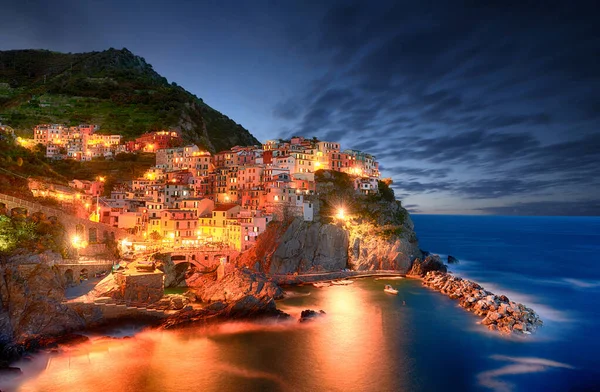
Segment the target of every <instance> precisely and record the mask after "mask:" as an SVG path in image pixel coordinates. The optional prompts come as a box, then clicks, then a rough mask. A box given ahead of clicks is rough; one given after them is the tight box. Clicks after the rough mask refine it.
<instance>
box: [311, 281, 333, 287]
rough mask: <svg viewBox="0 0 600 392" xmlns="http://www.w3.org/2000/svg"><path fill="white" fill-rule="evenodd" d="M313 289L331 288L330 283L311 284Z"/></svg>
mask: <svg viewBox="0 0 600 392" xmlns="http://www.w3.org/2000/svg"><path fill="white" fill-rule="evenodd" d="M312 285H313V286H314V287H318V288H323V287H329V286H331V283H328V282H316V283H313V284H312Z"/></svg>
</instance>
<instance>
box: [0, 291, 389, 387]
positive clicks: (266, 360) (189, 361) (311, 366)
mask: <svg viewBox="0 0 600 392" xmlns="http://www.w3.org/2000/svg"><path fill="white" fill-rule="evenodd" d="M304 290H306V288H304ZM375 295H378V297H374V296H375ZM373 298H382V293H379V292H378V293H377V294H374V293H373V292H372V291H369V290H366V289H364V288H361V287H359V284H355V285H352V286H341V287H330V288H327V289H325V290H311V295H310V296H304V297H302V296H299V297H296V298H294V299H290V304H289V305H288V304H287V303H286V302H284V303H282V304H281V305H282V307H283V309H284V310H285V311H291V313H292V314H294V315H296V316H297V313H299V311H300V310H302V309H306V308H311V309H317V310H318V309H324V310H325V311H326V312H327V315H326V316H325V317H323V318H321V319H318V320H315V321H314V322H310V323H298V322H297V319H294V320H291V321H290V322H287V323H272V322H267V323H228V324H223V325H219V326H215V327H210V328H195V329H188V330H181V331H166V332H161V331H146V332H142V333H139V334H137V335H136V336H135V337H133V338H131V339H110V338H95V339H93V340H92V341H91V342H90V343H85V344H80V345H78V346H76V347H74V348H73V349H71V350H69V351H66V352H64V353H61V354H57V355H53V356H50V355H47V354H41V355H38V356H36V357H35V359H34V361H32V362H30V363H22V364H18V365H17V366H20V367H21V368H22V369H23V371H24V373H25V377H24V378H23V379H22V380H20V382H22V384H21V385H17V384H13V385H12V386H11V385H7V386H5V384H2V382H0V389H3V388H6V387H8V388H7V389H8V390H18V391H36V392H38V391H39V392H45V391H59V390H60V391H72V390H73V391H77V392H87V391H100V390H106V391H111V392H121V391H151V392H154V391H157V392H158V391H161V392H162V391H189V390H203V391H207V390H208V391H211V390H215V391H228V390H232V391H238V390H294V391H314V390H322V391H352V390H373V389H374V388H375V389H376V390H395V389H397V388H398V386H399V385H400V384H399V375H398V374H395V373H396V372H395V371H394V369H395V368H396V367H397V365H398V363H397V356H396V363H394V364H392V363H391V362H394V361H388V360H387V356H388V355H389V354H390V351H391V350H392V349H391V348H389V347H387V346H386V343H388V344H389V342H386V335H385V330H384V326H385V320H386V317H388V316H387V315H385V314H384V313H383V312H382V310H381V307H380V306H377V305H376V304H374V303H373ZM294 301H296V302H294ZM393 356H394V355H392V357H393ZM373 382H375V384H373ZM3 390H4V389H3Z"/></svg>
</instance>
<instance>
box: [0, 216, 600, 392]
mask: <svg viewBox="0 0 600 392" xmlns="http://www.w3.org/2000/svg"><path fill="white" fill-rule="evenodd" d="M414 221H415V225H416V230H417V234H418V236H419V239H420V243H421V247H422V248H423V249H426V250H429V251H431V252H436V253H440V254H442V255H448V254H451V255H453V256H455V257H457V258H458V259H459V260H460V263H459V264H458V265H456V266H452V267H451V268H452V270H453V272H455V273H456V274H459V275H462V276H465V277H467V278H470V279H473V280H476V281H478V282H480V283H481V284H483V285H484V286H485V287H486V288H487V289H489V290H492V291H494V292H496V293H497V294H506V295H508V297H509V298H510V299H512V300H515V301H518V302H522V303H524V304H526V305H527V306H530V307H533V308H534V309H535V310H536V311H537V312H538V313H539V314H540V315H541V317H542V319H543V320H544V326H543V327H542V328H540V329H539V330H538V331H537V332H536V333H535V334H534V335H531V336H521V337H515V336H513V337H506V336H501V335H499V334H498V333H496V332H490V331H488V330H487V329H486V328H485V327H484V326H482V325H480V324H479V322H480V321H481V318H479V317H478V316H476V315H474V314H472V313H468V312H466V311H465V310H463V309H462V308H460V307H459V306H457V303H456V301H453V300H451V299H449V298H448V297H446V296H444V295H442V294H440V293H438V292H435V291H433V290H431V289H428V288H426V287H423V286H422V285H421V283H420V281H418V280H414V279H400V280H386V279H374V278H367V279H358V280H356V281H355V283H353V284H351V285H348V286H331V287H327V288H315V287H312V286H303V287H293V288H286V290H287V297H286V299H284V300H281V301H279V302H278V304H277V306H278V307H279V308H281V309H282V310H284V311H286V312H288V313H289V314H291V315H292V318H291V319H290V320H289V321H287V322H283V323H274V322H230V323H225V324H219V325H216V326H211V327H201V326H198V327H194V328H190V329H185V330H176V331H159V330H140V329H139V327H135V328H131V329H127V328H125V329H117V330H115V331H111V332H110V334H109V335H110V336H109V337H107V336H104V335H99V334H96V335H90V338H91V340H90V342H87V343H82V344H79V345H76V346H74V347H69V349H68V350H66V351H64V352H61V353H39V354H37V355H35V356H33V358H29V359H27V360H24V361H21V362H20V363H17V364H16V366H19V367H20V368H21V369H22V370H23V375H22V376H20V377H13V378H6V377H3V376H2V375H0V390H2V391H27V392H29V391H31V392H34V391H35V392H46V391H48V392H50V391H52V392H54V391H82V392H83V391H101V390H104V391H112V392H130V391H150V392H165V391H178V392H184V391H198V390H202V391H220V392H222V391H294V392H295V391H306V392H312V391H340V392H342V391H343V392H347V391H361V392H363V391H481V392H486V391H496V392H509V391H527V392H531V391H544V392H545V391H600V371H599V368H600V338H599V334H600V301H599V300H600V296H599V294H600V268H599V267H598V255H599V254H600V218H529V217H528V218H524V217H488V216H427V215H417V216H414ZM386 284H391V285H393V286H394V287H396V288H397V289H398V291H399V293H398V295H397V296H394V295H389V294H387V293H384V292H383V288H384V286H385V285H386ZM307 308H309V309H315V310H318V309H323V310H324V311H326V313H327V314H326V315H325V316H323V317H321V318H320V319H318V320H315V321H313V322H309V323H299V322H298V316H299V314H300V312H301V311H302V310H304V309H307ZM123 336H130V337H131V338H130V339H122V337H123Z"/></svg>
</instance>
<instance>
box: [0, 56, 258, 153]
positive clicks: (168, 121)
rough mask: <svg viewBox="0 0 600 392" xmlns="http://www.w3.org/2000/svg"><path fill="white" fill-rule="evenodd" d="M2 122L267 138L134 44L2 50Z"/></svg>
mask: <svg viewBox="0 0 600 392" xmlns="http://www.w3.org/2000/svg"><path fill="white" fill-rule="evenodd" d="M0 122H3V123H6V124H8V125H10V126H12V127H13V128H15V130H17V132H18V133H19V134H21V135H26V134H27V132H31V129H32V127H33V126H35V125H36V124H40V123H65V124H67V125H78V124H81V123H92V124H98V125H100V126H101V129H102V131H101V132H105V133H119V134H121V135H123V136H124V137H125V138H126V139H131V138H134V137H135V136H138V135H140V134H142V133H144V132H149V131H154V130H162V129H177V130H179V131H180V132H181V135H182V136H183V138H184V139H185V140H187V141H189V142H192V143H196V144H198V145H199V146H201V147H203V148H206V149H208V150H210V151H213V152H214V151H219V150H224V149H228V148H230V147H232V146H234V145H251V144H258V143H259V142H258V140H256V138H254V136H252V135H251V134H250V133H249V132H248V130H246V129H245V128H244V127H242V126H241V125H239V124H237V123H235V122H234V121H233V120H231V119H230V118H228V117H227V116H225V115H223V114H222V113H220V112H218V111H216V110H214V109H213V108H211V107H210V106H208V105H207V104H205V103H204V102H203V101H202V99H200V98H198V97H196V96H195V95H192V94H191V93H189V92H187V91H186V90H185V89H183V88H182V87H180V86H177V85H176V84H175V83H171V84H169V83H168V81H167V79H165V78H164V77H162V76H160V75H159V74H158V73H156V72H155V71H154V70H153V69H152V66H151V65H150V64H148V63H146V61H145V60H144V59H143V58H141V57H139V56H136V55H134V54H133V53H131V52H130V51H129V50H127V49H122V50H116V49H112V48H111V49H109V50H105V51H102V52H89V53H74V54H71V53H69V54H65V53H57V52H51V51H47V50H11V51H0Z"/></svg>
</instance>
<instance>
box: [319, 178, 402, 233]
mask: <svg viewBox="0 0 600 392" xmlns="http://www.w3.org/2000/svg"><path fill="white" fill-rule="evenodd" d="M315 181H316V183H317V194H318V195H319V196H318V197H319V204H320V211H319V215H320V218H321V221H322V222H333V221H334V217H335V216H336V215H337V214H338V212H339V211H340V210H344V214H346V215H348V216H351V217H352V218H354V219H357V220H358V221H360V222H370V223H373V224H378V225H388V224H391V225H397V226H399V225H402V224H403V223H404V221H405V219H406V216H407V214H408V213H407V212H406V210H405V209H404V208H401V202H400V201H399V200H396V197H395V195H394V190H393V189H392V188H391V187H390V185H391V181H378V188H379V192H378V193H375V194H370V195H363V194H358V193H357V192H356V191H355V190H354V185H353V183H352V178H351V177H350V176H349V175H348V174H346V173H341V172H337V171H329V170H318V171H317V172H316V173H315ZM388 204H397V205H398V207H399V208H397V209H394V211H395V212H394V213H393V214H392V215H389V212H390V211H388V209H387V208H382V206H386V205H388Z"/></svg>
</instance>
